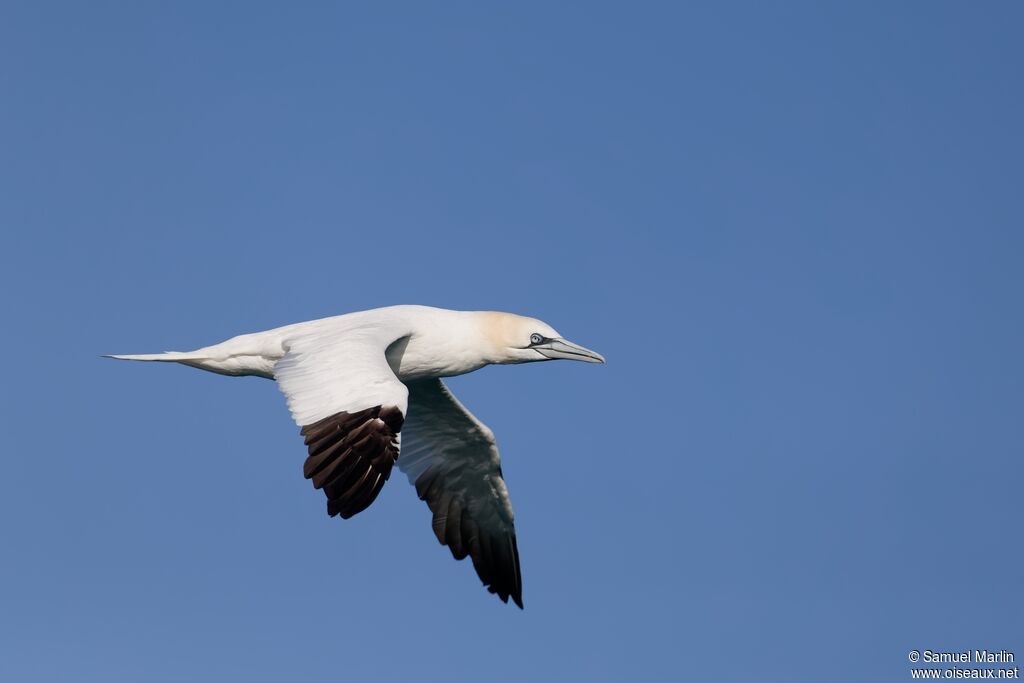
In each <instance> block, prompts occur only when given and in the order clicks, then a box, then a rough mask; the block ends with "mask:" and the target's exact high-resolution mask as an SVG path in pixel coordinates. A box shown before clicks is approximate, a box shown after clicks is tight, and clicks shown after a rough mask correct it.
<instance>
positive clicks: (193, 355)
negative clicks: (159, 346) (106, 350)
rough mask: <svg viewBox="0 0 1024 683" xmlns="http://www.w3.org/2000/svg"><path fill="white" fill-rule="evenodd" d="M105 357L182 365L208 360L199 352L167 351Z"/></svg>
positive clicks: (108, 356)
mask: <svg viewBox="0 0 1024 683" xmlns="http://www.w3.org/2000/svg"><path fill="white" fill-rule="evenodd" d="M103 357H104V358H116V359H117V360H147V361H163V362H165V363H182V362H186V361H200V360H204V359H206V358H207V355H206V354H204V353H199V352H197V351H167V352H166V353H138V354H116V355H115V354H111V355H107V356H103Z"/></svg>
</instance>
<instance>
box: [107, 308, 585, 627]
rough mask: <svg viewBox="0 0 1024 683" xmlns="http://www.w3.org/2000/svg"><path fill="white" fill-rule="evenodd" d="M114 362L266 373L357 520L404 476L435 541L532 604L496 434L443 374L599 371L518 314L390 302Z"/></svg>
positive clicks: (506, 593)
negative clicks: (497, 367)
mask: <svg viewBox="0 0 1024 683" xmlns="http://www.w3.org/2000/svg"><path fill="white" fill-rule="evenodd" d="M109 357H110V358H117V359H120V360H136V361H164V362H171V363H181V364H183V365H189V366H192V367H195V368H199V369H201V370H207V371H210V372H216V373H219V374H222V375H231V376H246V375H255V376H257V377H266V378H268V379H273V380H275V381H276V382H277V386H278V388H280V390H281V392H282V393H284V395H285V398H286V399H287V402H288V408H289V410H291V414H292V418H294V420H295V422H296V424H298V425H299V427H300V428H301V429H300V435H301V436H303V437H304V438H305V446H306V448H307V451H308V457H307V458H306V462H305V466H304V467H303V473H304V474H305V476H306V478H307V479H311V480H312V482H313V486H314V487H315V488H318V489H321V490H323V492H324V493H325V494H326V496H327V513H328V514H329V515H331V516H332V517H333V516H335V515H339V516H341V517H342V518H344V519H348V518H349V517H352V516H353V515H356V514H358V513H360V512H362V511H363V510H365V509H366V508H367V507H369V506H370V504H371V503H373V501H374V500H375V499H376V498H377V495H378V494H379V493H380V490H381V488H383V486H384V483H385V482H386V481H387V480H388V478H389V477H390V476H391V469H392V467H393V466H394V464H395V463H398V467H399V469H401V470H402V472H404V473H405V474H406V476H408V478H409V481H410V482H411V483H412V484H413V485H414V486H415V487H416V493H417V494H418V495H419V497H420V499H421V500H423V501H425V502H426V503H427V505H428V506H429V507H430V510H431V512H432V513H433V529H434V534H435V535H436V536H437V540H438V541H440V542H441V544H442V545H447V546H448V548H449V549H450V550H451V552H452V555H454V557H455V559H456V560H462V559H464V558H465V557H466V556H469V557H470V558H471V559H472V561H473V567H474V568H475V569H476V573H477V575H478V576H479V577H480V580H481V581H483V583H484V585H485V586H486V587H487V589H488V590H489V591H490V592H491V593H496V594H497V595H498V597H499V598H501V600H502V601H503V602H506V603H507V602H508V599H509V598H510V597H511V598H512V600H513V602H515V604H516V605H518V606H519V607H520V608H522V606H523V587H522V577H521V575H520V571H519V549H518V547H517V545H516V531H515V525H514V521H513V513H512V503H511V500H510V499H509V495H508V489H507V488H506V487H505V481H504V479H503V478H502V474H501V458H500V457H499V455H498V447H497V444H496V442H495V439H494V433H493V432H492V431H491V430H490V429H488V427H487V426H486V425H485V424H483V423H482V422H480V420H478V419H477V418H476V417H474V416H473V414H472V413H471V412H469V410H467V409H466V408H465V407H464V406H463V405H462V404H461V403H460V402H459V401H458V399H456V398H455V396H453V395H452V393H451V392H450V391H449V390H448V388H447V387H446V386H445V384H444V382H443V381H442V378H444V377H453V376H455V375H461V374H464V373H467V372H472V371H474V370H478V369H480V368H482V367H484V366H485V365H490V364H509V363H531V362H534V361H544V360H556V359H567V360H578V361H584V362H588V363H603V362H604V358H603V357H602V356H601V355H600V354H598V353H596V352H594V351H591V350H590V349H586V348H584V347H582V346H579V345H577V344H574V343H572V342H570V341H567V340H565V339H563V338H562V336H561V335H560V334H558V332H556V331H555V330H554V329H553V328H552V327H551V326H550V325H548V324H546V323H544V322H541V321H540V320H536V319H534V318H526V317H523V316H519V315H514V314H511V313H497V312H490V311H451V310H446V309H441V308H431V307H427V306H389V307H386V308H377V309H373V310H369V311H361V312H358V313H348V314H346V315H339V316H334V317H331V318H324V319H321V320H313V321H309V322H303V323H296V324H294V325H287V326H285V327H279V328H276V329H273V330H267V331H265V332H256V333H253V334H243V335H240V336H237V337H233V338H231V339H228V340H227V341H225V342H222V343H220V344H215V345H213V346H207V347H204V348H201V349H196V350H195V351H186V352H178V351H171V352H167V353H155V354H142V355H114V356H109Z"/></svg>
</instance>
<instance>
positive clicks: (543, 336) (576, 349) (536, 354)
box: [481, 313, 604, 363]
mask: <svg viewBox="0 0 1024 683" xmlns="http://www.w3.org/2000/svg"><path fill="white" fill-rule="evenodd" d="M481 329H482V331H483V333H484V336H485V338H486V339H487V341H488V343H489V345H490V346H491V349H492V353H493V356H492V357H493V360H491V362H492V363H530V362H533V361H539V360H558V359H565V360H581V361H583V362H585V363H604V356H602V355H601V354H599V353H597V352H596V351H591V350H590V349H587V348H584V347H582V346H580V345H579V344H574V343H572V342H571V341H569V340H567V339H563V338H562V335H560V334H558V332H556V331H555V329H554V328H553V327H551V325H548V324H547V323H546V322H543V321H541V320H537V319H535V318H526V317H524V316H521V315H514V314H512V313H484V314H483V315H482V317H481Z"/></svg>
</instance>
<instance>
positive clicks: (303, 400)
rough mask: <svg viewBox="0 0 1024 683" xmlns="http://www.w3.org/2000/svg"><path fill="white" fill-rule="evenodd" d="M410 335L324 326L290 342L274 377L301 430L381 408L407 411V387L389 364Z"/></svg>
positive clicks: (378, 327) (396, 329)
mask: <svg viewBox="0 0 1024 683" xmlns="http://www.w3.org/2000/svg"><path fill="white" fill-rule="evenodd" d="M407 334H408V331H407V330H405V329H404V328H401V327H398V326H395V325H390V326H385V325H366V326H360V327H344V328H340V329H339V328H325V329H316V330H309V331H305V332H300V333H298V334H296V335H295V336H293V337H291V338H289V339H286V340H285V342H284V348H285V354H284V356H283V357H282V358H281V360H279V361H277V363H276V364H275V365H274V379H275V380H277V385H278V387H279V388H280V389H281V391H282V392H283V393H284V395H285V398H286V399H287V400H288V409H289V410H290V411H291V413H292V418H293V419H294V420H295V423H296V424H298V425H300V426H302V425H308V424H311V423H313V422H316V421H317V420H321V419H323V418H325V417H328V416H330V415H334V414H335V413H338V412H340V411H346V412H349V413H352V412H355V411H358V410H363V409H365V408H371V407H373V406H380V405H392V406H397V407H398V409H399V410H401V411H402V413H403V414H404V413H405V410H406V405H407V400H408V395H409V392H408V389H406V387H405V385H404V384H402V382H401V381H399V379H398V378H397V377H396V376H395V373H394V372H393V371H392V369H391V366H390V365H388V361H387V357H386V356H385V352H386V351H387V348H388V346H390V345H391V344H392V343H393V342H395V341H396V340H398V339H401V338H402V337H403V336H406V335H407Z"/></svg>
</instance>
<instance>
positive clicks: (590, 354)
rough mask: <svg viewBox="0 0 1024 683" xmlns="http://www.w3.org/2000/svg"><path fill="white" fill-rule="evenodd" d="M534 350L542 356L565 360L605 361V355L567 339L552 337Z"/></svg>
mask: <svg viewBox="0 0 1024 683" xmlns="http://www.w3.org/2000/svg"><path fill="white" fill-rule="evenodd" d="M533 350H534V351H536V352H537V353H539V354H541V355H542V356H546V357H548V358H552V359H558V358H564V359H565V360H581V361H583V362H584V363H603V362H604V356H602V355H601V354H599V353H598V352H597V351H591V350H590V349H587V348H584V347H582V346H580V345H579V344H573V343H572V342H571V341H568V340H567V339H551V340H548V341H546V342H544V343H543V344H538V345H537V346H534V347H533Z"/></svg>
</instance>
